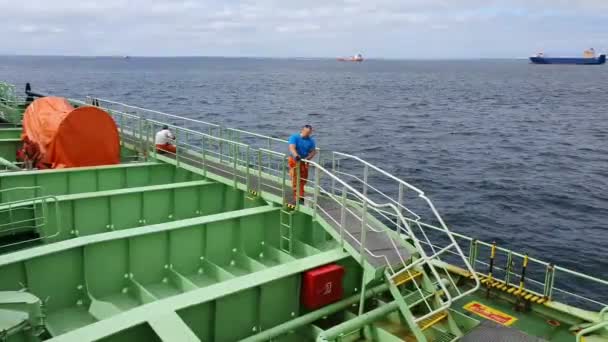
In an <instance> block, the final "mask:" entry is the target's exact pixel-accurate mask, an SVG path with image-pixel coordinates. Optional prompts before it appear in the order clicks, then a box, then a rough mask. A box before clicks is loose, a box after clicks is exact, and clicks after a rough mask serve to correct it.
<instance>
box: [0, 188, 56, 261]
mask: <svg viewBox="0 0 608 342" xmlns="http://www.w3.org/2000/svg"><path fill="white" fill-rule="evenodd" d="M24 190H32V191H34V193H38V192H43V188H42V187H40V186H30V187H14V188H9V189H2V190H0V194H5V193H10V192H13V191H20V192H22V191H24ZM2 197H4V196H2ZM50 201H52V202H53V204H54V212H55V228H56V230H55V232H53V233H52V234H45V235H42V234H40V235H39V236H38V237H35V238H31V239H27V240H22V241H17V242H14V243H9V244H3V245H1V246H0V249H4V248H8V247H13V246H17V245H21V244H27V243H30V242H34V241H39V240H44V239H53V238H55V237H57V236H59V235H60V234H61V231H62V227H61V215H60V212H59V201H58V199H57V197H56V196H53V195H41V196H33V197H31V198H26V199H20V200H15V201H8V202H3V203H1V204H0V212H8V215H9V222H8V223H3V224H1V225H0V227H3V226H9V227H10V226H12V225H15V224H19V223H26V222H33V225H32V226H26V227H23V226H21V227H15V228H9V229H0V234H3V233H7V232H11V231H19V230H23V229H28V228H31V229H35V230H39V229H41V228H42V227H44V226H45V225H46V224H47V222H48V221H47V210H48V209H47V206H48V203H49V202H50ZM38 205H40V206H41V210H42V212H41V213H40V215H39V214H38V212H37V210H36V207H37V206H38ZM27 206H33V209H32V210H33V213H34V217H33V218H31V219H25V220H21V221H12V214H13V211H14V210H22V209H27V208H24V207H27ZM38 220H42V221H41V223H38Z"/></svg>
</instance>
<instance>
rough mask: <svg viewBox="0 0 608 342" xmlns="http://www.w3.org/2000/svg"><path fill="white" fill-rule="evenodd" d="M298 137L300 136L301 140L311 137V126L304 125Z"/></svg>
mask: <svg viewBox="0 0 608 342" xmlns="http://www.w3.org/2000/svg"><path fill="white" fill-rule="evenodd" d="M300 135H301V136H302V138H308V137H309V136H311V135H312V126H311V125H304V127H302V130H301V131H300Z"/></svg>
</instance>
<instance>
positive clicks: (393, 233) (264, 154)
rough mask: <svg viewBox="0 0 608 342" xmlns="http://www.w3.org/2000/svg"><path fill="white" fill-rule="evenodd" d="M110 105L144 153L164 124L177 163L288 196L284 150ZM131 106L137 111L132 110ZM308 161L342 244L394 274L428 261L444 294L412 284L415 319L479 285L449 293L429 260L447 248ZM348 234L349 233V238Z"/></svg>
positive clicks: (126, 136) (315, 204)
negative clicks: (378, 244) (433, 246)
mask: <svg viewBox="0 0 608 342" xmlns="http://www.w3.org/2000/svg"><path fill="white" fill-rule="evenodd" d="M89 102H91V103H92V104H94V105H99V106H102V103H103V104H107V103H108V102H107V101H105V100H103V101H102V102H99V100H98V99H90V100H89ZM111 105H112V108H110V107H102V108H103V109H105V110H106V111H108V113H110V115H112V117H113V118H114V120H115V122H116V123H117V126H118V128H119V131H120V133H121V137H122V140H124V143H127V144H130V145H131V146H135V147H136V148H140V149H141V150H142V151H145V153H147V154H150V155H156V154H157V153H158V151H157V150H156V148H154V146H153V141H154V134H155V133H156V132H157V131H158V130H160V128H161V127H162V126H164V125H167V126H169V127H170V128H171V129H172V130H173V131H174V134H175V137H176V139H175V146H176V147H177V152H176V153H175V154H174V156H173V157H174V158H175V160H176V163H177V164H178V165H179V163H182V162H185V163H188V164H191V165H192V164H193V165H196V166H199V167H201V168H202V169H203V171H204V172H205V173H206V172H207V170H209V172H212V173H214V174H219V175H223V176H229V177H232V180H233V181H234V184H235V186H236V185H238V184H242V185H244V186H245V188H246V189H248V190H259V191H261V187H263V185H266V186H269V185H270V184H272V183H273V182H271V181H269V178H270V179H271V178H272V177H274V178H275V179H278V180H279V182H278V183H275V187H276V189H278V188H280V189H281V195H282V196H283V200H285V198H287V197H288V196H286V191H287V190H286V188H288V187H287V186H286V184H287V183H288V180H287V175H286V172H285V167H286V166H285V165H286V163H285V161H286V155H285V154H282V153H279V152H276V151H272V150H268V149H265V148H258V149H254V148H252V147H251V146H249V145H247V144H244V143H241V142H238V141H232V140H229V139H225V138H223V137H218V136H216V135H214V134H213V133H214V131H213V130H211V131H209V132H208V133H202V132H197V131H195V130H192V129H189V128H185V127H182V126H178V125H177V124H173V123H169V124H168V123H165V122H162V121H158V120H156V119H155V118H154V119H152V118H149V117H145V114H146V113H153V114H154V115H161V116H165V117H167V118H174V116H173V115H170V114H166V113H162V112H157V111H149V110H144V109H142V108H138V107H134V106H128V105H122V104H119V103H115V102H113V103H111ZM117 108H119V109H117ZM134 110H135V111H136V112H133V111H134ZM184 122H187V121H184ZM201 123H202V124H203V125H205V127H212V126H209V125H208V123H205V122H201ZM218 131H219V132H222V130H221V129H219V130H216V131H215V132H218ZM242 132H245V131H242ZM256 156H257V158H256ZM271 157H274V158H278V160H281V159H282V162H278V163H277V164H276V165H277V169H273V168H272V167H269V166H268V165H267V164H265V163H263V162H262V160H264V159H266V160H270V159H271ZM306 162H307V163H308V164H309V168H310V173H311V175H312V176H313V177H312V179H310V181H309V184H308V189H312V191H313V192H314V193H315V199H314V200H313V201H312V202H311V205H312V208H313V210H314V215H318V214H319V213H320V212H321V213H323V214H324V218H325V219H326V220H330V221H331V220H333V221H334V222H333V224H334V225H335V226H336V227H338V230H339V233H340V237H341V239H340V240H341V241H340V243H341V244H344V242H345V241H347V240H348V241H351V242H354V243H355V246H353V247H354V248H355V249H357V248H358V249H359V254H360V256H361V257H362V258H366V257H369V258H375V259H381V260H383V262H384V265H385V266H386V267H387V269H388V270H390V274H392V275H393V276H398V275H400V274H402V273H405V272H407V273H410V274H411V272H412V270H413V269H414V268H418V267H422V266H426V267H428V269H429V270H430V273H431V275H430V276H431V280H432V281H433V283H434V284H437V286H439V287H440V288H441V289H442V290H443V293H444V294H445V298H446V299H445V300H443V299H442V302H441V305H440V306H439V307H437V306H435V307H433V305H431V303H430V302H428V301H427V299H426V296H425V295H424V293H423V292H422V290H421V289H420V288H419V287H418V285H417V284H416V287H417V291H419V292H420V295H421V298H422V299H423V300H424V302H425V303H426V305H427V308H428V311H429V312H428V314H426V315H424V316H422V317H419V318H417V320H418V321H421V320H424V319H425V318H427V317H430V316H432V315H433V314H435V313H438V312H440V311H442V310H445V309H447V308H449V307H450V306H451V304H452V302H453V301H454V300H457V299H459V298H461V297H462V296H465V295H467V294H469V293H472V292H474V291H476V290H477V288H478V286H479V284H478V283H477V284H476V286H475V287H474V288H472V289H470V290H469V291H466V292H460V289H458V287H457V286H456V284H455V283H454V282H453V280H451V281H452V285H453V289H454V291H456V292H458V293H457V295H456V296H452V293H451V292H450V291H449V290H448V289H447V288H446V287H445V284H444V282H443V281H441V276H440V275H439V272H438V271H437V270H436V267H435V266H434V264H433V263H432V262H431V261H432V260H434V259H437V258H439V257H440V256H441V255H442V254H443V253H445V252H447V251H448V249H447V248H446V249H442V250H439V251H436V252H435V253H433V254H432V255H430V256H429V255H427V254H426V253H425V251H424V250H423V248H422V245H421V244H420V242H419V241H418V238H417V237H416V236H415V235H414V234H413V233H412V231H411V229H409V225H408V221H407V220H406V219H405V217H403V215H402V213H401V210H399V209H398V208H397V206H395V204H393V203H390V202H388V203H377V202H375V201H372V200H371V199H370V198H369V197H367V196H366V195H365V194H364V193H361V192H359V191H358V190H356V189H355V188H354V187H352V186H351V185H349V184H348V183H347V182H345V181H343V180H342V179H341V178H340V177H338V176H337V175H336V174H335V173H334V172H330V171H328V170H327V169H325V168H324V167H323V166H321V165H319V164H318V163H315V162H313V161H306ZM252 177H253V178H255V179H256V184H257V189H252V184H251V179H252ZM279 177H281V178H279ZM322 180H327V181H326V182H325V184H322ZM337 185H338V186H339V187H340V189H336V186H337ZM337 191H338V192H339V194H338V195H336V192H337ZM319 196H322V197H324V198H325V199H327V200H329V201H330V203H333V204H336V205H338V206H339V207H340V212H341V214H340V222H338V220H336V217H335V216H332V215H330V214H329V213H328V212H327V208H324V206H323V205H322V204H321V203H320V202H319V201H318V199H319V198H320V197H319ZM347 215H349V216H350V217H351V218H352V217H354V218H356V222H360V225H361V231H360V235H359V236H360V238H359V237H357V236H356V235H355V234H352V233H351V232H349V231H348V230H347V229H346V227H345V218H346V216H347ZM389 216H391V217H395V218H396V220H397V221H398V224H397V225H396V226H395V227H392V229H391V228H388V227H386V226H385V225H383V224H372V223H371V222H369V221H370V220H371V219H376V220H378V219H383V218H387V217H389ZM378 222H379V221H378ZM369 232H373V233H380V234H381V235H383V236H384V237H386V239H387V241H388V242H390V246H387V247H389V248H390V250H391V252H390V253H394V254H395V255H396V256H397V257H398V259H399V263H400V265H399V266H398V267H396V266H397V265H396V264H394V263H392V262H391V261H390V260H389V257H388V256H389V254H386V253H385V254H378V253H374V252H373V251H372V250H370V248H368V246H367V244H366V241H365V239H366V238H365V237H366V234H368V233H369ZM400 234H404V235H406V236H407V238H409V239H410V241H411V242H412V243H413V244H414V246H415V247H416V249H417V250H418V252H419V253H420V258H419V259H418V260H416V261H414V262H411V263H410V262H409V260H406V259H405V258H404V256H403V255H402V253H401V252H400V249H402V248H405V246H406V245H407V244H406V243H405V242H404V240H403V237H401V236H400ZM346 236H348V239H347V238H346ZM450 247H453V246H450ZM387 253H388V252H387ZM463 258H464V256H463ZM363 261H364V260H362V262H363ZM465 261H466V260H465ZM471 272H472V269H471ZM446 274H447V276H448V277H450V275H449V274H448V273H447V271H446Z"/></svg>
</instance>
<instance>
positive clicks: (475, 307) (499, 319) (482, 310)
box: [463, 302, 517, 325]
mask: <svg viewBox="0 0 608 342" xmlns="http://www.w3.org/2000/svg"><path fill="white" fill-rule="evenodd" d="M463 308H464V309H465V310H467V311H470V312H472V313H474V314H477V315H479V316H481V317H483V318H485V319H489V320H491V321H494V322H496V323H498V324H502V325H511V324H513V323H514V322H515V321H517V318H515V317H513V316H511V315H507V314H506V313H504V312H502V311H498V310H496V309H493V308H491V307H489V306H486V305H483V304H481V303H479V302H470V303H469V304H467V305H465V306H463Z"/></svg>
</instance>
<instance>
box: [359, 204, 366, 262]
mask: <svg viewBox="0 0 608 342" xmlns="http://www.w3.org/2000/svg"><path fill="white" fill-rule="evenodd" d="M362 212H363V214H362V215H361V249H360V253H361V262H360V264H361V265H364V264H365V238H366V235H367V220H366V217H367V201H366V200H363V211H362Z"/></svg>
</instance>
